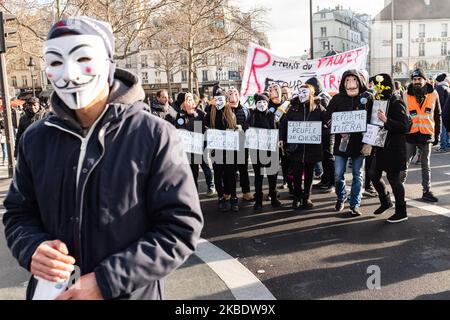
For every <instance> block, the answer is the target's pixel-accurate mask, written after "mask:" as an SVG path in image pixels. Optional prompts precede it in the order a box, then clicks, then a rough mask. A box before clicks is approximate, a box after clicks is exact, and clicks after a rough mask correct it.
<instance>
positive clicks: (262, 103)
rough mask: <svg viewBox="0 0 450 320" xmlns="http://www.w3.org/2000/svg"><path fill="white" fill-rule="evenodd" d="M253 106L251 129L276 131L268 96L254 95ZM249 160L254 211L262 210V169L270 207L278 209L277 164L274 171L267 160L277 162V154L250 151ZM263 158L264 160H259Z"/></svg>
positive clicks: (279, 203) (250, 121)
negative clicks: (253, 189) (253, 191)
mask: <svg viewBox="0 0 450 320" xmlns="http://www.w3.org/2000/svg"><path fill="white" fill-rule="evenodd" d="M254 98H255V104H256V108H255V109H254V110H253V111H252V113H251V115H250V120H249V125H250V127H251V128H262V129H272V130H273V129H276V124H275V115H274V114H273V113H272V112H269V111H268V107H269V96H268V95H266V94H264V93H263V94H255V96H254ZM250 151H251V159H252V164H253V171H254V172H255V205H254V209H255V210H260V209H262V203H263V191H262V184H263V178H264V169H266V170H269V172H267V180H269V196H270V201H271V204H272V207H274V208H278V207H280V206H281V202H280V201H279V200H278V199H277V190H276V184H277V175H278V162H277V164H276V165H277V168H276V169H274V168H273V167H272V166H273V165H275V164H274V163H272V162H271V161H270V160H269V159H276V160H278V154H276V155H275V154H272V152H271V151H268V152H266V151H262V150H250ZM263 156H264V158H265V159H264V160H269V161H262V160H261V158H262V157H263Z"/></svg>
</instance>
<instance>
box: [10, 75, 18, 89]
mask: <svg viewBox="0 0 450 320" xmlns="http://www.w3.org/2000/svg"><path fill="white" fill-rule="evenodd" d="M11 80H12V86H13V87H17V77H16V76H12V77H11Z"/></svg>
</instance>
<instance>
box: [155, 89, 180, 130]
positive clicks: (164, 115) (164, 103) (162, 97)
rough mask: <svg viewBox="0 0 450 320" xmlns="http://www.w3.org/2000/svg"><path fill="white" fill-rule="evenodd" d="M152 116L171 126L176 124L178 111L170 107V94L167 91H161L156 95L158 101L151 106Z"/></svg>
mask: <svg viewBox="0 0 450 320" xmlns="http://www.w3.org/2000/svg"><path fill="white" fill-rule="evenodd" d="M151 110H152V114H153V115H155V116H157V117H158V118H161V119H164V120H166V121H168V122H170V123H171V124H175V118H176V117H177V111H175V109H174V108H173V107H171V106H170V105H169V94H168V93H167V90H159V91H158V92H157V93H156V100H154V101H153V102H152V105H151Z"/></svg>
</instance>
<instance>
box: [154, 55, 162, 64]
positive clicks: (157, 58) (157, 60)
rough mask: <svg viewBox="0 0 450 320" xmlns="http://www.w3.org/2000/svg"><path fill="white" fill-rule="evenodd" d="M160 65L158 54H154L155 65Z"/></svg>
mask: <svg viewBox="0 0 450 320" xmlns="http://www.w3.org/2000/svg"><path fill="white" fill-rule="evenodd" d="M160 66H161V58H160V56H159V54H155V67H160Z"/></svg>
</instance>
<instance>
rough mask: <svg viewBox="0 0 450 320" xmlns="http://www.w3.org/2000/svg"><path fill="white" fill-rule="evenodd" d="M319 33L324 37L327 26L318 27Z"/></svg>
mask: <svg viewBox="0 0 450 320" xmlns="http://www.w3.org/2000/svg"><path fill="white" fill-rule="evenodd" d="M320 34H321V35H322V37H326V36H327V28H326V27H321V28H320Z"/></svg>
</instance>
